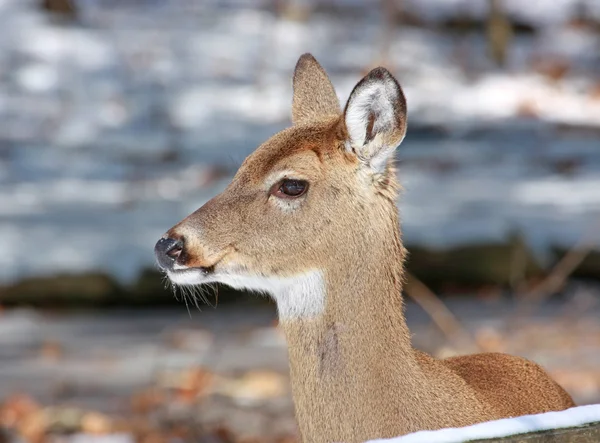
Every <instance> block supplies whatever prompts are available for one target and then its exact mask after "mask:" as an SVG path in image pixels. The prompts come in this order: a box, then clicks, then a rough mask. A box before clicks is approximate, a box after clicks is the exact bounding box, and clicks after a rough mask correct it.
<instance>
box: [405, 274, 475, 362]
mask: <svg viewBox="0 0 600 443" xmlns="http://www.w3.org/2000/svg"><path fill="white" fill-rule="evenodd" d="M407 277H408V278H407V284H406V288H405V289H406V292H407V294H408V296H409V297H410V298H412V299H413V300H414V301H415V302H416V303H417V304H418V305H419V306H421V308H423V310H424V311H425V312H426V313H427V314H428V315H429V317H431V320H432V321H433V322H434V323H435V324H436V326H437V327H438V328H439V329H440V330H441V331H442V332H443V333H444V335H446V337H448V339H449V340H450V341H453V342H454V343H465V344H468V345H469V346H470V347H471V348H474V349H477V350H479V345H478V344H477V343H476V342H475V340H474V339H473V338H472V337H471V335H470V334H469V332H468V331H467V330H466V329H465V328H464V327H463V325H462V324H461V323H460V321H459V320H458V319H457V318H456V316H455V315H454V314H453V313H452V312H451V311H450V310H449V309H448V307H447V306H446V305H445V304H444V302H443V301H441V300H440V299H439V297H438V296H437V295H435V294H434V293H433V292H432V291H431V290H430V289H429V288H428V287H427V286H426V285H425V284H424V283H423V282H422V281H420V280H419V279H418V278H416V277H415V276H414V275H412V274H410V273H407Z"/></svg>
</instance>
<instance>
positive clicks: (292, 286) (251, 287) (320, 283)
mask: <svg viewBox="0 0 600 443" xmlns="http://www.w3.org/2000/svg"><path fill="white" fill-rule="evenodd" d="M167 275H168V277H169V279H170V280H171V281H172V282H173V283H174V284H175V285H183V286H194V285H201V284H207V283H222V284H225V285H227V286H230V287H232V288H234V289H237V290H241V291H244V290H245V291H251V292H258V293H262V294H268V295H270V296H271V297H273V299H274V300H275V302H276V303H277V309H278V311H279V318H280V320H284V321H285V320H291V319H299V318H314V317H317V316H319V315H320V314H322V313H323V311H324V310H325V280H324V278H323V272H321V271H319V270H310V271H307V272H304V273H302V274H298V275H293V276H287V277H282V276H266V275H260V274H254V273H251V272H248V271H247V270H243V269H240V268H236V269H235V270H233V269H232V270H227V269H223V268H221V269H215V270H212V271H211V272H207V271H206V268H189V267H184V266H181V265H178V266H177V267H176V268H174V269H173V270H170V271H167Z"/></svg>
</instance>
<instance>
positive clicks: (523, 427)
mask: <svg viewBox="0 0 600 443" xmlns="http://www.w3.org/2000/svg"><path fill="white" fill-rule="evenodd" d="M595 422H600V405H587V406H579V407H575V408H571V409H567V410H565V411H560V412H547V413H544V414H536V415H524V416H522V417H514V418H506V419H503V420H494V421H488V422H485V423H478V424H476V425H472V426H466V427H464V428H451V429H440V430H437V431H420V432H415V433H412V434H408V435H405V436H402V437H397V438H390V439H380V440H371V441H370V442H369V443H460V442H464V441H470V440H479V439H487V438H500V437H507V436H510V435H517V434H526V433H530V432H536V431H544V430H548V429H563V428H570V427H575V426H582V425H585V424H589V423H595Z"/></svg>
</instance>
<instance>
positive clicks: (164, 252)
mask: <svg viewBox="0 0 600 443" xmlns="http://www.w3.org/2000/svg"><path fill="white" fill-rule="evenodd" d="M182 252H183V241H182V240H181V239H174V238H168V237H167V238H164V237H163V238H161V239H160V240H159V241H157V242H156V246H154V255H156V259H157V260H158V265H159V266H160V267H161V268H162V269H163V270H165V271H166V270H170V269H173V265H174V264H175V262H176V261H177V258H178V257H179V256H180V255H181V253H182Z"/></svg>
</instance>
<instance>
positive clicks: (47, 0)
mask: <svg viewBox="0 0 600 443" xmlns="http://www.w3.org/2000/svg"><path fill="white" fill-rule="evenodd" d="M42 8H43V9H45V10H46V11H48V12H52V13H56V14H60V15H62V16H65V17H70V18H74V17H75V16H76V15H77V8H76V7H75V4H74V2H73V0H42Z"/></svg>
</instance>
